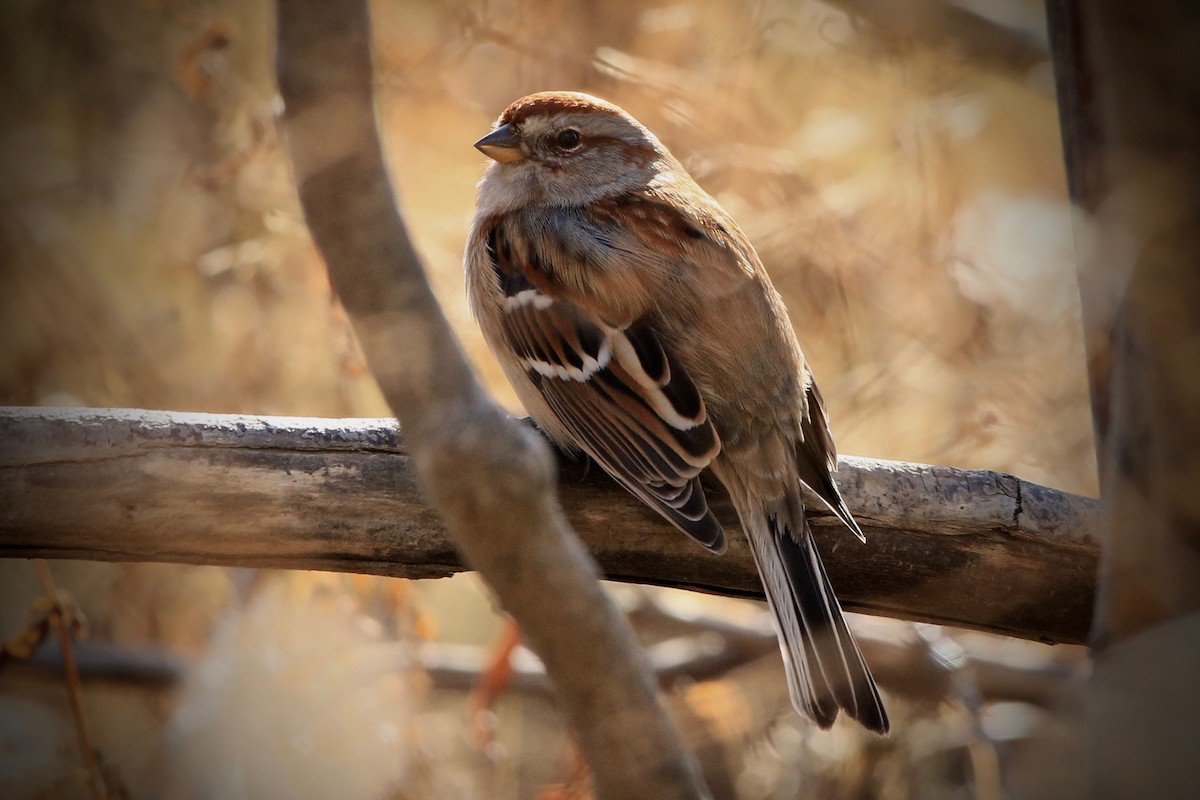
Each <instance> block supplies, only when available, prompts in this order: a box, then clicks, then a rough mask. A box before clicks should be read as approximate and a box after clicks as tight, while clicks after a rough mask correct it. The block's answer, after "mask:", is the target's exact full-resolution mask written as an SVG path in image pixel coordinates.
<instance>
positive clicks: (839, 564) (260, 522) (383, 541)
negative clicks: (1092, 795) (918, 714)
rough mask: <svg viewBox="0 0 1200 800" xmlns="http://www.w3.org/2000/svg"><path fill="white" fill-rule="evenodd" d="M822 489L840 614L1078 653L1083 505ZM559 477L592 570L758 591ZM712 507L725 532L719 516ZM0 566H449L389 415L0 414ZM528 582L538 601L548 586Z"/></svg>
mask: <svg viewBox="0 0 1200 800" xmlns="http://www.w3.org/2000/svg"><path fill="white" fill-rule="evenodd" d="M585 472H586V473H587V474H586V475H584V473H585ZM466 474H470V475H474V474H475V473H474V472H468V471H467V470H464V475H466ZM479 480H481V481H482V483H481V484H480V487H481V488H482V489H490V488H493V487H496V488H499V486H498V484H497V483H496V482H495V480H496V479H495V478H479ZM838 480H839V483H840V484H841V486H842V489H843V492H844V494H845V495H846V500H847V502H848V503H849V505H850V508H851V509H852V510H853V511H854V513H855V515H856V516H857V517H858V518H859V520H860V521H861V522H862V523H863V526H864V528H865V529H866V531H867V544H866V545H862V544H859V543H858V542H857V541H856V540H853V539H852V538H851V537H849V536H847V535H846V534H845V533H844V531H843V530H842V529H841V528H840V527H839V526H838V525H836V524H834V523H832V521H831V518H829V517H821V516H816V515H815V514H814V516H815V520H814V523H815V524H814V528H815V531H816V536H817V538H818V540H819V543H820V546H821V549H822V551H823V553H824V554H825V560H826V562H827V565H828V569H829V571H830V573H831V576H832V578H833V580H834V581H835V585H836V586H837V587H838V590H839V594H840V596H841V597H842V598H843V600H844V602H845V604H846V605H847V607H849V608H851V609H853V610H857V611H866V612H869V613H874V614H883V615H887V616H894V617H902V618H905V619H912V620H920V621H928V622H939V623H945V624H950V625H956V626H960V627H968V628H976V629H979V630H986V631H992V632H997V633H1006V634H1011V635H1014V636H1021V637H1024V638H1028V639H1039V640H1043V641H1048V642H1070V643H1082V642H1083V641H1085V639H1086V636H1087V631H1088V625H1089V621H1090V619H1091V607H1092V597H1093V581H1094V580H1095V573H1096V559H1097V551H1096V545H1095V542H1094V540H1093V539H1092V532H1093V531H1094V530H1095V529H1096V528H1097V526H1098V525H1099V521H1098V518H1099V506H1098V503H1097V501H1095V500H1092V499H1089V498H1085V497H1079V496H1076V495H1071V494H1066V493H1063V492H1057V491H1055V490H1052V489H1048V488H1045V487H1042V486H1038V485H1036V484H1031V483H1028V482H1026V481H1022V480H1020V479H1018V478H1015V477H1013V476H1011V475H1003V474H999V473H994V472H986V471H975V470H956V469H952V468H949V467H931V466H925V465H920V464H906V463H900V462H889V461H873V460H869V459H861V458H847V459H843V461H842V467H841V471H840V472H839V473H838ZM560 484H561V486H560V489H561V494H562V497H563V499H564V503H565V505H566V507H567V508H568V509H569V510H570V514H571V519H572V522H573V523H574V524H575V527H576V530H578V531H579V533H580V534H581V535H582V536H583V538H584V540H585V541H586V543H587V544H588V546H589V547H590V548H591V549H592V552H593V553H594V554H595V555H596V557H597V559H598V560H599V562H600V564H601V567H602V569H603V570H604V572H605V573H606V574H607V575H608V576H609V577H611V578H615V579H619V580H627V581H633V582H639V583H654V584H660V585H667V586H678V587H683V588H691V589H700V590H702V591H708V592H716V593H720V594H726V595H732V596H745V597H761V589H760V586H759V581H758V576H757V573H756V572H755V569H754V562H753V558H752V557H751V555H750V552H749V548H748V547H747V545H746V544H745V542H744V541H743V539H742V537H741V536H737V535H731V536H730V545H729V551H728V552H727V553H726V554H725V555H723V556H715V555H713V554H711V553H709V552H707V551H705V550H704V549H703V548H700V547H697V546H695V545H693V544H692V543H691V542H690V541H688V540H687V538H686V537H684V536H682V535H680V534H679V533H677V532H676V531H675V530H674V529H673V528H671V527H670V526H669V525H667V524H666V523H665V522H663V521H662V520H661V519H660V518H659V517H658V516H657V515H656V514H654V513H653V512H651V511H649V510H647V509H646V508H645V507H644V506H642V504H641V503H639V502H638V501H637V500H636V499H634V498H633V497H631V496H630V495H629V494H628V493H627V492H625V491H624V490H622V489H621V488H619V487H618V486H616V485H615V484H614V483H613V482H612V481H610V480H609V479H608V478H607V476H605V475H604V474H603V473H601V472H600V470H598V469H595V468H592V469H590V470H587V469H586V465H581V464H575V463H570V462H567V463H564V464H562V466H561V476H560ZM504 485H507V482H505V484H504ZM461 491H464V492H467V491H473V489H472V487H470V486H463V487H461ZM712 498H713V500H714V508H715V509H716V511H717V514H718V516H719V517H720V519H721V521H722V523H724V524H726V525H728V526H729V528H730V531H731V533H732V532H733V529H734V528H736V526H737V521H736V515H735V514H734V513H733V511H732V509H731V508H730V507H729V504H728V501H727V500H726V498H724V496H723V495H721V494H719V493H717V492H713V493H712ZM813 507H814V509H816V506H815V505H814V506H813ZM506 513H507V512H497V514H498V516H495V517H481V518H480V519H478V520H476V521H475V522H474V523H473V524H474V525H475V529H474V532H475V533H476V534H478V535H480V536H483V537H500V536H504V535H513V536H518V535H519V536H524V535H525V527H524V526H527V525H530V524H532V523H530V522H529V521H528V520H527V519H525V518H522V517H519V516H518V517H508V516H505V515H504V514H506ZM823 523H828V524H823ZM514 546H515V545H514ZM0 555H6V556H21V557H47V558H86V559H95V560H114V561H172V562H180V563H192V564H219V565H225V566H257V567H278V568H286V569H325V570H337V571H343V572H365V573H373V574H379V575H393V576H401V577H410V578H428V577H440V576H444V575H448V574H450V573H452V572H456V571H459V570H461V569H464V566H463V564H462V562H461V561H460V559H459V557H458V556H457V554H456V553H455V550H454V547H453V545H452V543H451V540H450V539H449V537H447V535H446V533H445V529H444V527H443V525H442V523H441V522H440V521H439V519H438V517H437V515H436V513H435V512H434V511H433V509H432V508H431V507H430V505H429V504H428V501H427V500H426V499H425V498H424V497H423V496H422V495H421V493H420V492H419V491H418V488H417V470H416V467H415V466H414V459H413V458H411V457H410V449H409V443H408V442H407V441H406V440H402V439H401V436H400V431H399V429H398V428H397V426H396V423H395V422H393V421H389V420H328V419H320V420H318V419H301V418H295V417H239V416H228V415H212V414H180V413H166V412H156V411H136V410H113V409H44V408H25V409H18V408H10V409H0ZM527 575H528V577H527V578H526V580H528V582H529V587H530V590H531V591H533V592H534V593H535V594H537V595H538V599H539V603H540V604H542V605H544V603H542V601H541V599H542V598H544V594H543V592H544V591H545V589H544V587H545V586H546V585H547V581H550V580H552V579H553V578H554V576H552V575H551V576H546V575H542V574H540V573H539V572H531V573H527Z"/></svg>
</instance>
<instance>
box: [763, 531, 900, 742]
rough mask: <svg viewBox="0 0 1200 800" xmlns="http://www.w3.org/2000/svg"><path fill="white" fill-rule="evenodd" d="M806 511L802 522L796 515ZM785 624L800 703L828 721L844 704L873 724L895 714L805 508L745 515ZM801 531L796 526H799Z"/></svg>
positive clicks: (781, 627)
mask: <svg viewBox="0 0 1200 800" xmlns="http://www.w3.org/2000/svg"><path fill="white" fill-rule="evenodd" d="M795 517H799V524H795V523H793V521H792V518H795ZM743 520H744V523H745V527H746V532H747V534H748V536H749V539H750V544H751V547H752V550H753V552H754V560H755V562H756V563H757V565H758V571H759V574H760V575H761V576H762V579H763V587H764V589H765V590H766V595H767V602H768V604H769V605H770V608H771V612H772V616H774V618H775V624H776V628H777V629H778V632H779V640H780V642H779V643H780V649H781V651H782V652H783V661H784V665H785V668H786V670H787V677H788V691H789V693H790V694H791V698H792V705H793V706H795V708H796V710H797V711H798V712H799V713H801V714H803V715H805V716H807V717H809V718H810V719H812V720H813V722H815V723H816V724H817V725H819V726H820V727H822V728H828V727H829V726H830V725H832V724H833V721H834V720H835V719H836V718H837V714H838V710H839V709H841V710H844V711H845V712H846V713H847V714H849V715H850V716H851V717H852V718H854V719H856V720H858V721H859V722H860V723H862V725H863V726H864V727H866V728H868V729H869V730H872V731H875V732H877V733H887V731H888V727H889V726H888V718H887V712H886V711H885V710H884V708H883V701H882V700H881V699H880V697H879V690H878V689H877V688H876V686H875V680H874V678H872V677H871V671H870V669H868V668H867V665H866V663H865V662H864V661H863V657H862V653H861V652H859V649H858V645H857V644H856V643H855V641H854V637H853V635H852V634H851V633H850V629H849V628H848V627H847V625H846V620H845V617H844V616H843V615H842V609H841V606H840V604H839V603H838V600H837V597H836V595H834V593H833V587H832V586H831V585H830V583H829V577H828V575H827V574H826V573H825V566H824V565H823V564H822V563H821V557H820V554H819V553H818V552H817V548H816V545H815V544H814V542H813V539H812V533H811V532H810V531H809V529H808V524H807V523H806V522H805V521H804V517H803V511H798V512H795V513H791V514H788V513H783V514H762V513H759V514H756V515H753V516H752V519H749V520H747V519H745V517H744V518H743ZM794 531H795V533H793V532H794Z"/></svg>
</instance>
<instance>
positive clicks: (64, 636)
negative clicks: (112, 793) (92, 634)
mask: <svg viewBox="0 0 1200 800" xmlns="http://www.w3.org/2000/svg"><path fill="white" fill-rule="evenodd" d="M33 567H34V569H35V570H37V574H38V579H39V580H41V582H42V589H43V591H45V593H46V598H47V599H48V600H49V601H50V610H49V617H50V624H51V625H53V626H54V630H55V631H57V632H58V645H59V647H60V648H61V649H62V666H63V680H64V683H65V684H66V687H67V700H68V701H69V702H70V704H71V716H72V717H74V718H75V731H76V733H77V734H78V735H79V748H80V750H82V751H83V764H84V766H85V767H86V768H87V771H88V778H89V779H90V780H89V781H88V783H89V784H90V786H91V789H92V797H95V798H97V800H106V799H107V797H108V788H107V786H106V784H105V782H104V771H103V769H101V767H100V759H99V758H98V757H97V755H96V747H95V745H94V744H92V736H91V733H90V732H89V731H88V723H87V716H86V715H85V714H84V712H83V683H82V682H81V681H80V680H79V667H78V665H77V664H76V663H75V649H74V643H73V642H72V641H71V631H70V630H69V629H68V626H67V621H66V614H65V612H64V609H63V603H62V601H61V600H60V599H59V594H58V587H57V586H55V584H54V576H52V575H51V574H50V567H49V566H48V565H47V564H46V562H45V561H43V560H42V559H40V558H37V559H34V561H33Z"/></svg>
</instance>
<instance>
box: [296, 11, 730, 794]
mask: <svg viewBox="0 0 1200 800" xmlns="http://www.w3.org/2000/svg"><path fill="white" fill-rule="evenodd" d="M277 25H278V63H277V72H278V78H279V87H280V93H281V94H282V96H283V100H284V104H285V108H286V110H285V112H284V120H283V122H284V129H285V132H286V135H287V141H288V146H289V153H290V155H291V159H292V165H293V168H294V171H295V178H296V185H297V186H298V188H299V192H300V200H301V204H302V206H303V207H304V213H305V218H306V220H307V222H308V225H309V228H310V229H311V230H312V233H313V238H314V239H315V241H316V243H317V246H318V247H319V248H320V250H321V253H322V255H323V256H324V258H325V262H326V265H327V267H328V269H329V276H330V280H331V282H332V284H333V286H334V289H335V290H336V291H337V294H338V296H339V297H340V298H341V300H342V303H343V305H344V306H345V308H346V311H347V313H348V314H349V316H350V319H351V321H352V323H353V325H354V330H355V333H356V334H357V336H358V339H359V344H360V345H361V347H362V350H363V353H364V355H365V356H366V358H367V362H368V364H369V365H370V367H371V370H372V372H373V373H374V375H375V378H376V380H377V381H378V382H379V386H380V388H381V389H382V391H383V395H384V397H385V398H386V399H387V401H388V404H389V406H390V407H391V409H392V411H393V412H394V413H395V414H396V416H397V417H398V418H399V419H401V420H403V421H404V425H405V432H406V435H407V436H408V443H409V445H410V446H411V448H412V461H413V466H414V470H413V474H410V475H409V476H408V478H409V484H411V482H412V478H413V475H414V474H415V476H417V477H418V478H419V480H420V483H421V485H422V487H423V488H424V490H425V492H426V493H427V494H428V496H429V497H430V499H431V500H432V501H433V505H434V506H435V507H436V508H437V509H438V511H439V513H440V514H441V516H442V517H443V518H444V519H445V521H446V523H447V527H448V529H449V531H450V533H451V537H452V539H453V540H454V544H455V546H456V548H457V549H458V550H459V551H461V552H462V554H463V557H464V559H465V560H466V561H467V562H468V563H469V564H470V565H471V566H472V567H474V568H475V569H478V570H479V572H480V573H481V574H482V575H483V576H484V578H485V579H486V580H487V582H488V583H489V584H490V585H491V587H492V588H493V589H494V590H495V592H496V594H497V596H498V598H499V600H500V602H501V604H502V605H503V606H504V608H505V609H506V610H507V611H508V612H509V613H511V614H512V615H513V617H514V618H516V620H517V621H518V622H519V623H520V625H521V628H522V630H523V631H524V633H525V637H526V639H527V641H529V642H530V644H531V646H532V648H533V649H534V650H535V651H536V652H537V653H538V655H539V656H541V658H542V660H543V662H544V663H545V664H546V670H547V673H548V674H549V675H550V676H551V678H552V679H553V681H554V684H555V687H556V689H557V690H558V696H559V698H560V700H561V703H562V708H563V710H564V713H565V715H566V717H567V719H568V721H569V722H570V724H571V726H572V728H573V729H574V731H575V733H576V736H577V740H578V742H579V747H580V750H581V751H582V753H583V755H584V757H585V758H586V760H587V762H588V765H589V766H590V767H591V770H592V773H593V778H594V781H595V787H596V793H597V795H598V796H599V797H601V798H609V799H610V800H611V799H612V798H626V797H628V798H634V797H658V798H697V797H704V796H706V794H707V793H706V792H705V791H704V790H703V788H702V783H701V780H700V778H699V772H698V770H697V768H696V766H695V764H694V762H693V761H692V759H691V757H690V756H689V755H688V754H687V753H686V751H685V750H684V749H683V747H682V745H681V743H680V741H679V737H678V734H677V733H676V731H675V730H674V728H673V727H672V725H671V723H670V720H669V719H668V717H667V715H666V712H665V710H664V708H663V706H662V703H661V701H660V699H659V697H658V693H657V687H656V685H655V683H654V680H653V677H652V676H651V675H650V674H649V671H648V669H647V667H646V663H645V658H644V656H643V655H642V654H641V652H640V651H639V650H638V648H637V646H636V644H635V642H634V638H633V633H632V631H631V629H630V627H629V625H628V623H627V622H626V621H625V619H624V618H623V617H622V616H621V614H620V613H619V611H618V610H617V608H616V607H615V606H614V605H613V603H612V602H611V601H610V600H609V599H608V597H607V596H606V595H605V593H604V592H603V590H602V589H601V587H600V584H599V582H598V581H597V572H598V570H597V569H596V565H595V563H594V562H593V561H592V560H591V558H590V557H589V556H588V554H587V552H586V550H584V548H583V546H582V545H581V544H580V542H579V540H578V539H577V538H576V537H575V536H574V534H573V533H572V532H571V530H570V527H569V526H568V524H567V522H566V519H565V517H564V516H563V514H562V510H561V508H560V507H559V504H558V501H557V498H556V496H555V491H554V477H555V476H554V467H553V461H552V459H551V457H550V452H549V450H548V448H547V447H546V446H545V445H544V444H543V443H542V442H540V441H538V439H537V437H536V436H535V435H534V434H533V433H532V432H531V431H530V430H529V429H527V428H523V427H522V426H520V425H517V424H515V423H514V422H512V421H511V420H509V419H508V418H506V417H505V415H504V414H503V413H502V412H501V411H500V409H499V408H498V407H497V406H496V405H495V404H494V403H493V402H492V401H491V400H490V399H489V398H488V397H487V394H486V392H485V391H484V390H483V389H482V387H481V386H480V385H479V384H478V382H477V381H476V379H475V377H474V375H473V374H472V372H471V369H470V367H469V366H468V365H467V363H466V360H465V359H464V358H463V355H462V353H461V351H460V349H459V347H458V343H457V342H456V341H455V339H454V336H453V334H452V333H451V331H450V327H449V325H448V324H447V323H446V320H445V318H444V317H443V316H442V313H441V310H440V308H439V307H438V305H437V301H436V300H435V299H434V296H433V293H432V291H431V290H430V288H429V285H428V283H427V282H426V280H425V276H424V272H423V270H422V267H421V263H420V258H419V257H418V256H417V254H416V252H415V250H414V249H413V246H412V243H411V242H410V241H409V238H408V234H407V231H406V230H405V227H404V223H403V221H402V220H401V218H400V214H399V211H398V210H397V205H396V199H395V197H394V195H393V193H392V189H391V186H390V184H389V182H388V179H387V173H386V170H385V167H384V162H383V156H382V146H381V144H380V141H379V136H378V133H377V131H376V126H375V111H374V104H373V97H372V78H373V69H372V64H371V49H370V44H371V41H370V40H371V29H370V24H369V19H368V14H367V4H366V2H365V0H348V1H347V2H329V0H279V12H278V17H277ZM463 146H464V154H466V153H468V152H469V149H468V147H469V143H467V142H464V143H463ZM464 157H466V156H465V155H464ZM403 487H404V484H399V487H397V486H396V485H390V486H387V487H386V488H384V487H381V489H382V491H381V495H382V496H387V495H388V494H389V493H390V492H392V491H397V490H398V489H399V490H400V491H402V490H403ZM327 521H329V522H333V520H327ZM350 530H351V531H352V532H353V533H354V534H358V533H359V531H358V530H355V529H350ZM331 531H332V532H334V533H335V536H336V535H337V534H338V533H340V534H341V535H342V536H344V535H345V534H346V532H347V528H346V527H345V526H344V524H343V525H342V526H336V525H335V526H333V527H332V528H331ZM335 552H337V551H335ZM601 665H602V666H601Z"/></svg>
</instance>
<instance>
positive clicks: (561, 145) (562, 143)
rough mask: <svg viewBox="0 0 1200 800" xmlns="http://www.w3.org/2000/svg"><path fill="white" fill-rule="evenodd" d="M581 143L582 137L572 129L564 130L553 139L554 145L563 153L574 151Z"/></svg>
mask: <svg viewBox="0 0 1200 800" xmlns="http://www.w3.org/2000/svg"><path fill="white" fill-rule="evenodd" d="M582 142H583V137H581V136H580V135H579V131H577V130H575V129H574V128H565V129H564V130H561V131H559V132H558V135H557V136H555V137H554V144H555V145H557V146H558V149H559V150H563V151H571V150H575V149H577V148H578V147H579V145H580V144H581V143H582Z"/></svg>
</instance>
